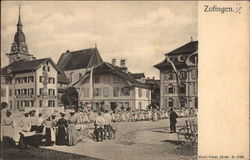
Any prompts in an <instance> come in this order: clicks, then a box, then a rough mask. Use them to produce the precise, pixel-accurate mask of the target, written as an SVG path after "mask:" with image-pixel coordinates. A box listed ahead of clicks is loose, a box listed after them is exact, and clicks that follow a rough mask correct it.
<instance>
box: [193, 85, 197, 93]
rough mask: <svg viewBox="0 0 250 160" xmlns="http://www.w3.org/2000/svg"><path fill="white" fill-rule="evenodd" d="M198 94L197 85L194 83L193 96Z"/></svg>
mask: <svg viewBox="0 0 250 160" xmlns="http://www.w3.org/2000/svg"><path fill="white" fill-rule="evenodd" d="M196 93H197V85H196V84H195V83H193V94H196Z"/></svg>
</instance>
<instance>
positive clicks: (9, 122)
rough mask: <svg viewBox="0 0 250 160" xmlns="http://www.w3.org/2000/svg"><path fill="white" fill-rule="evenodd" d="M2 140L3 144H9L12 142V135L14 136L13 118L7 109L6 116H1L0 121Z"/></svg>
mask: <svg viewBox="0 0 250 160" xmlns="http://www.w3.org/2000/svg"><path fill="white" fill-rule="evenodd" d="M2 125H3V126H2V130H3V132H2V136H3V138H2V140H3V142H4V144H6V145H8V146H11V145H12V144H15V143H14V140H13V137H14V120H13V118H12V117H11V112H9V111H7V113H6V116H5V117H3V122H2Z"/></svg>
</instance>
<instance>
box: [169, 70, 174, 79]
mask: <svg viewBox="0 0 250 160" xmlns="http://www.w3.org/2000/svg"><path fill="white" fill-rule="evenodd" d="M168 75H169V76H168V80H173V79H174V73H173V72H169V73H168Z"/></svg>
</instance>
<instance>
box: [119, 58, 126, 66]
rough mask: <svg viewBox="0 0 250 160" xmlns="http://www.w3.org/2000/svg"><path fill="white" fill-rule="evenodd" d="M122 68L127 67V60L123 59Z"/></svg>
mask: <svg viewBox="0 0 250 160" xmlns="http://www.w3.org/2000/svg"><path fill="white" fill-rule="evenodd" d="M120 66H121V67H126V60H125V59H121V61H120Z"/></svg>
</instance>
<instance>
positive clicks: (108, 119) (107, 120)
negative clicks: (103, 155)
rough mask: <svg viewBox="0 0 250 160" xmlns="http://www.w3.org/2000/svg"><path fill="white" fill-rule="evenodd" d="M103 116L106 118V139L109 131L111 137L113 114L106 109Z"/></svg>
mask: <svg viewBox="0 0 250 160" xmlns="http://www.w3.org/2000/svg"><path fill="white" fill-rule="evenodd" d="M103 118H104V120H105V123H104V131H105V134H104V139H106V136H107V133H108V139H110V138H111V137H110V127H111V115H110V114H109V112H108V110H105V113H104V115H103Z"/></svg>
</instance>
